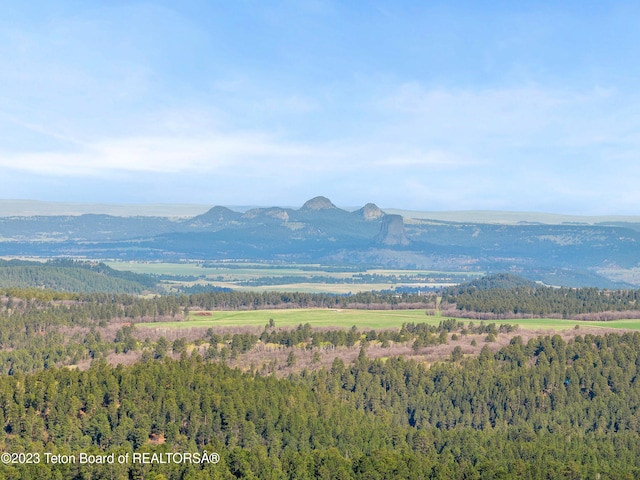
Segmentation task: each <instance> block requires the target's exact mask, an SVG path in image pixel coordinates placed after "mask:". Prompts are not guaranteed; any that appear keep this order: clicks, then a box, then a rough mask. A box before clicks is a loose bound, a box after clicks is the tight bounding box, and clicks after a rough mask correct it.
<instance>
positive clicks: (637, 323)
mask: <svg viewBox="0 0 640 480" xmlns="http://www.w3.org/2000/svg"><path fill="white" fill-rule="evenodd" d="M447 318H449V317H447ZM270 319H273V321H274V322H275V324H276V327H289V328H291V327H295V326H297V325H300V324H305V323H308V324H310V325H311V326H312V327H314V328H327V327H332V328H351V327H352V326H354V325H355V326H356V327H358V328H359V329H361V330H362V329H396V328H400V327H402V324H403V323H405V322H413V323H428V324H432V325H438V324H439V323H440V321H441V320H443V317H439V316H430V315H425V311H424V310H355V309H320V308H312V309H290V310H245V311H237V310H234V311H219V310H215V311H211V312H191V313H190V314H189V318H188V319H187V320H185V321H180V322H162V323H161V324H159V323H141V324H138V325H137V326H138V327H140V328H154V327H158V326H160V325H161V326H162V327H163V328H176V329H180V328H193V327H207V328H209V327H213V328H215V327H241V326H253V327H263V326H264V325H266V324H267V323H269V320H270ZM459 320H460V321H462V322H465V323H468V322H469V320H468V319H462V318H461V319H459ZM474 323H475V324H476V325H477V324H478V323H479V321H478V320H475V321H474ZM485 323H496V324H498V325H499V324H502V323H510V324H515V325H518V326H519V327H520V328H523V329H527V330H568V329H573V328H575V326H576V325H579V326H580V327H600V328H618V329H624V330H640V320H615V321H609V322H591V321H577V320H562V319H553V318H533V319H529V318H527V319H512V320H488V321H485Z"/></svg>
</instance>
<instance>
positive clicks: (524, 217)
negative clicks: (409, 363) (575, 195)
mask: <svg viewBox="0 0 640 480" xmlns="http://www.w3.org/2000/svg"><path fill="white" fill-rule="evenodd" d="M307 200H310V198H309V199H307ZM329 200H331V199H329ZM303 203H304V202H303ZM366 203H374V204H376V202H375V201H372V202H366ZM364 205H365V204H363V205H336V206H337V207H338V208H341V209H343V210H347V211H355V210H358V209H360V208H362V207H363V206H364ZM376 205H377V206H378V207H379V208H380V209H382V210H383V211H385V212H386V213H388V214H399V215H402V216H404V217H406V218H414V219H431V220H442V221H450V222H477V223H518V222H540V223H549V224H553V223H558V224H559V223H566V222H585V223H597V222H607V221H620V222H640V215H572V214H562V213H551V212H527V211H516V210H427V209H425V210H414V209H406V208H402V207H399V206H384V205H378V204H376ZM213 207H226V208H229V209H231V210H234V211H237V212H242V213H244V212H246V211H248V210H251V209H254V208H271V207H277V208H289V209H294V210H297V209H299V208H301V207H302V204H300V205H230V204H227V205H224V204H221V205H212V204H196V203H103V202H56V201H42V200H27V199H0V217H12V216H16V217H17V216H37V215H43V216H48V215H82V214H91V213H94V214H107V215H114V216H123V217H127V216H163V217H191V216H196V215H200V214H202V213H205V212H207V211H208V210H209V209H211V208H213Z"/></svg>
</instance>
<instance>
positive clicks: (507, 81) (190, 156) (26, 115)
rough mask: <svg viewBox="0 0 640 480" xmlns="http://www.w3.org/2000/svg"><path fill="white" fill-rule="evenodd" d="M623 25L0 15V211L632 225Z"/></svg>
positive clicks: (478, 10) (61, 11) (479, 17)
mask: <svg viewBox="0 0 640 480" xmlns="http://www.w3.org/2000/svg"><path fill="white" fill-rule="evenodd" d="M591 3H593V5H591ZM638 18H640V4H638V2H577V1H564V2H555V1H553V2H552V1H548V2H545V1H536V2H526V1H525V2H499V1H498V2H455V1H453V2H422V1H415V2H414V1H380V2H377V1H367V2H365V1H350V2H344V1H322V0H315V1H314V0H308V1H274V2H261V1H243V0H237V1H188V0H186V1H181V2H175V1H172V2H169V1H149V2H135V1H117V0H109V1H92V2H81V1H72V0H47V1H44V0H43V1H38V0H35V1H30V2H3V4H2V6H0V61H1V62H2V68H0V168H2V172H3V175H2V180H3V181H2V187H1V189H0V198H5V199H35V200H53V201H80V202H105V203H197V204H210V205H287V206H297V205H301V204H302V203H303V202H304V201H306V200H307V199H309V198H311V197H313V196H316V195H325V196H327V197H329V198H330V199H331V200H332V201H333V202H334V203H335V204H337V205H341V206H359V205H363V204H365V203H367V202H374V203H376V204H378V205H379V206H382V207H389V208H390V207H395V208H405V209H414V210H518V211H541V212H552V213H567V214H584V215H592V214H625V215H636V214H640V209H639V208H638V206H639V205H640V188H638V184H639V180H640V154H639V152H640V81H639V80H640V63H639V62H638V61H637V59H638V58H640V51H639V50H640V29H638V28H637V19H638Z"/></svg>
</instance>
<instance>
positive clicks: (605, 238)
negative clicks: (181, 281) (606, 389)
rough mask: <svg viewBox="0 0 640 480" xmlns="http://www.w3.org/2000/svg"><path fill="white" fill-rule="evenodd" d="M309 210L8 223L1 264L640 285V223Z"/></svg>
mask: <svg viewBox="0 0 640 480" xmlns="http://www.w3.org/2000/svg"><path fill="white" fill-rule="evenodd" d="M390 212H395V211H394V210H390V209H385V211H383V210H381V209H380V208H379V207H377V206H376V205H375V204H373V203H368V204H366V205H364V206H363V207H362V208H360V209H357V210H354V211H348V210H344V209H342V208H339V207H337V206H336V205H334V204H333V203H332V202H331V200H330V199H328V198H326V197H322V196H318V197H314V198H312V199H310V200H308V201H307V202H305V203H304V204H303V205H302V207H300V208H297V209H296V208H284V207H277V206H273V207H266V208H264V207H259V208H251V209H249V210H246V211H244V212H241V211H236V210H233V209H230V208H227V207H222V206H215V207H213V208H211V209H209V210H208V211H206V212H205V213H201V214H199V215H195V216H192V217H187V218H175V217H174V218H169V217H158V216H156V217H154V216H129V217H121V216H113V215H104V214H84V215H75V216H73V215H54V216H46V215H40V216H19V217H18V216H12V217H0V256H5V257H11V256H14V257H15V256H40V257H60V256H70V257H76V258H77V257H85V258H89V259H102V258H119V259H123V260H163V261H176V260H184V259H202V260H222V259H250V260H261V261H282V262H296V263H323V264H332V265H368V266H376V267H380V268H404V269H406V268H409V269H411V268H415V269H429V270H440V271H479V272H480V271H481V272H487V273H491V272H511V273H514V274H518V275H520V276H523V277H526V278H528V279H532V280H538V281H543V282H544V283H546V284H548V285H565V286H586V285H589V286H597V287H601V288H617V287H627V286H629V285H634V286H640V275H638V273H637V272H638V271H639V270H640V228H639V224H635V223H628V222H623V221H619V222H613V223H583V222H579V223H570V224H568V223H559V224H558V223H554V224H545V223H508V224H506V223H495V222H482V221H477V222H473V221H467V220H465V221H459V222H452V221H445V220H442V219H438V218H422V216H417V217H411V216H402V215H399V214H396V213H390Z"/></svg>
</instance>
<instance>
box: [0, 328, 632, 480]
mask: <svg viewBox="0 0 640 480" xmlns="http://www.w3.org/2000/svg"><path fill="white" fill-rule="evenodd" d="M639 368H640V334H639V333H633V334H629V333H627V334H623V335H614V334H607V335H603V336H593V335H585V336H584V337H580V336H578V337H576V338H575V340H572V341H570V342H565V341H563V340H562V338H560V337H559V336H553V337H540V338H536V339H532V340H530V341H529V342H527V343H526V344H525V343H523V342H522V341H521V339H520V338H519V337H515V338H514V339H513V340H512V342H511V344H510V345H508V346H506V347H504V348H503V349H501V350H500V351H499V352H497V353H496V354H493V353H491V352H490V350H489V349H488V348H485V349H483V351H482V352H481V354H480V355H479V356H478V357H474V358H471V357H469V358H462V359H458V360H454V359H451V360H450V361H447V362H442V363H437V364H434V365H433V366H431V367H427V366H425V365H423V364H420V363H416V362H414V361H411V360H405V359H402V358H390V359H388V360H386V361H383V360H370V359H368V358H367V356H366V350H364V349H362V350H361V353H360V355H359V356H358V358H357V359H356V360H355V362H354V363H353V364H351V365H345V364H344V363H343V362H342V361H341V360H339V359H336V361H334V364H333V366H332V367H331V368H330V369H321V370H319V371H315V372H307V371H304V372H302V373H301V374H299V375H293V376H291V377H289V378H287V379H276V378H275V377H272V376H266V377H265V376H260V375H256V374H255V372H249V373H241V372H240V371H238V370H232V369H229V368H228V367H226V366H225V365H224V364H220V363H210V362H207V361H205V360H204V359H203V358H202V357H200V356H199V355H192V356H188V355H186V354H183V356H182V358H181V359H180V360H179V361H175V360H169V359H164V360H162V361H154V360H149V361H145V362H142V363H139V364H136V365H134V366H131V367H117V368H112V367H109V366H108V365H106V364H104V363H98V364H96V365H94V366H93V367H92V368H90V369H89V370H87V371H85V372H80V371H77V370H68V369H50V370H47V371H41V372H37V373H33V374H28V375H22V374H16V375H14V376H1V377H0V424H1V425H2V426H3V428H2V429H1V430H0V445H1V446H2V449H3V450H4V451H11V452H31V453H40V454H41V455H43V454H44V452H49V453H62V454H67V455H74V454H75V455H77V454H78V453H79V452H86V453H98V454H107V453H112V452H113V453H121V454H123V453H131V452H134V451H137V452H155V453H160V454H166V453H172V452H173V453H175V452H180V453H183V452H199V453H202V452H204V451H206V452H217V453H218V454H219V455H220V458H221V461H220V462H219V463H217V464H211V463H209V462H205V463H201V462H199V463H197V464H193V463H165V464H161V463H155V464H131V463H128V464H115V465H106V466H102V465H91V466H83V465H79V464H65V465H60V464H57V465H54V464H50V463H49V464H46V463H44V462H41V463H40V464H38V465H28V466H22V467H20V466H12V465H1V466H0V474H1V475H3V477H4V478H14V479H15V478H25V479H26V478H37V477H40V478H114V479H126V478H162V477H157V475H164V478H167V479H178V478H180V479H182V478H198V479H209V478H211V479H213V478H216V479H217V478H228V479H232V478H300V479H311V478H327V479H329V478H345V479H351V478H353V479H359V478H385V479H386V478H409V479H424V478H447V479H449V478H460V479H462V478H465V479H466V478H523V479H538V478H550V479H555V478H601V479H625V478H628V479H633V478H638V477H639V476H640V382H639V381H638V378H640V371H639Z"/></svg>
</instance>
